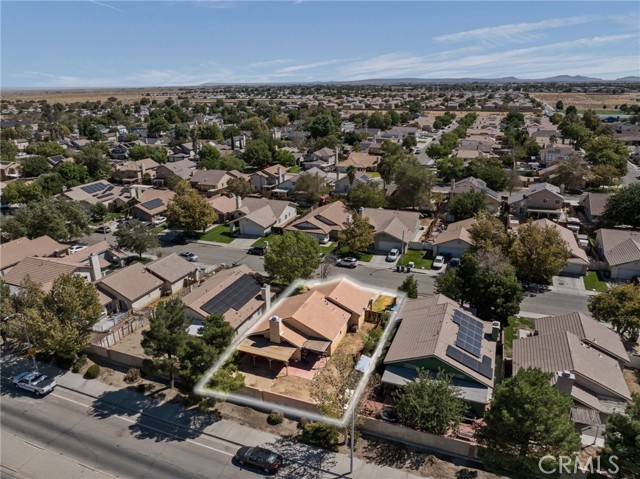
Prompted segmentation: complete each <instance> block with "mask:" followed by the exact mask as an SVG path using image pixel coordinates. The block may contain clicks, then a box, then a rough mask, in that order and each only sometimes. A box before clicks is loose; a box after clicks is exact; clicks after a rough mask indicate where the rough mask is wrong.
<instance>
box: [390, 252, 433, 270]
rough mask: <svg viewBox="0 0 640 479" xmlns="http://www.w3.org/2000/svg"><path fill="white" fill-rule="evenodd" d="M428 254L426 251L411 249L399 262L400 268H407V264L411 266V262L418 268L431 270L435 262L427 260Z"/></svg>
mask: <svg viewBox="0 0 640 479" xmlns="http://www.w3.org/2000/svg"><path fill="white" fill-rule="evenodd" d="M427 254H428V253H427V252H426V251H420V250H415V249H409V250H407V252H406V253H405V254H403V255H402V258H401V259H400V260H399V261H398V264H399V265H400V266H406V265H407V264H409V261H413V262H414V263H415V267H416V268H420V269H431V264H432V263H433V260H432V259H429V258H427Z"/></svg>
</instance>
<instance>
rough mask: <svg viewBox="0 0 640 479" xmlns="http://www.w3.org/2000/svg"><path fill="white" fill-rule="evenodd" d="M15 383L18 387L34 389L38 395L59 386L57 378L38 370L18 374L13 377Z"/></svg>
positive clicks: (28, 389)
mask: <svg viewBox="0 0 640 479" xmlns="http://www.w3.org/2000/svg"><path fill="white" fill-rule="evenodd" d="M13 384H14V385H15V387H17V388H22V389H25V390H27V391H32V392H34V393H36V394H37V395H38V396H40V395H42V394H47V393H50V392H51V391H53V389H54V388H55V387H56V386H57V384H56V380H55V379H53V378H50V377H49V376H45V375H44V374H42V373H39V372H38V371H27V372H24V373H20V374H18V375H17V376H16V377H14V378H13Z"/></svg>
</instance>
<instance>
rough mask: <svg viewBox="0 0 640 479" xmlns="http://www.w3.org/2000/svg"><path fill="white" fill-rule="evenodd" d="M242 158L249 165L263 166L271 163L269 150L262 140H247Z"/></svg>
mask: <svg viewBox="0 0 640 479" xmlns="http://www.w3.org/2000/svg"><path fill="white" fill-rule="evenodd" d="M244 158H245V160H247V162H248V163H249V164H250V165H253V166H256V167H258V168H264V167H265V166H267V165H268V164H269V163H271V150H269V146H268V145H267V144H266V143H265V142H264V141H262V140H249V141H248V142H247V145H246V147H245V149H244Z"/></svg>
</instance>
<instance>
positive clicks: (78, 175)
mask: <svg viewBox="0 0 640 479" xmlns="http://www.w3.org/2000/svg"><path fill="white" fill-rule="evenodd" d="M55 171H56V172H57V173H58V174H59V175H60V176H62V179H63V180H64V185H65V186H66V187H68V188H72V187H74V186H78V185H82V184H84V183H87V182H88V181H89V172H88V171H87V167H86V166H84V165H81V164H79V163H75V162H73V161H65V162H64V163H62V164H60V165H58V166H57V167H56V169H55Z"/></svg>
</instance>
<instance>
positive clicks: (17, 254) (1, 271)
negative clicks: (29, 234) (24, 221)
mask: <svg viewBox="0 0 640 479" xmlns="http://www.w3.org/2000/svg"><path fill="white" fill-rule="evenodd" d="M68 250H69V245H66V244H62V243H58V242H57V241H56V240H54V239H53V238H50V237H49V236H46V235H44V236H39V237H38V238H34V239H29V238H26V237H23V238H18V239H15V240H13V241H7V242H6V243H2V244H0V275H1V276H4V275H5V274H7V273H8V272H9V271H10V270H11V268H13V267H14V266H15V265H16V264H18V263H19V262H20V261H22V260H23V259H25V258H27V257H29V256H33V257H36V256H39V257H47V256H62V255H63V254H66V253H67V251H68Z"/></svg>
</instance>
